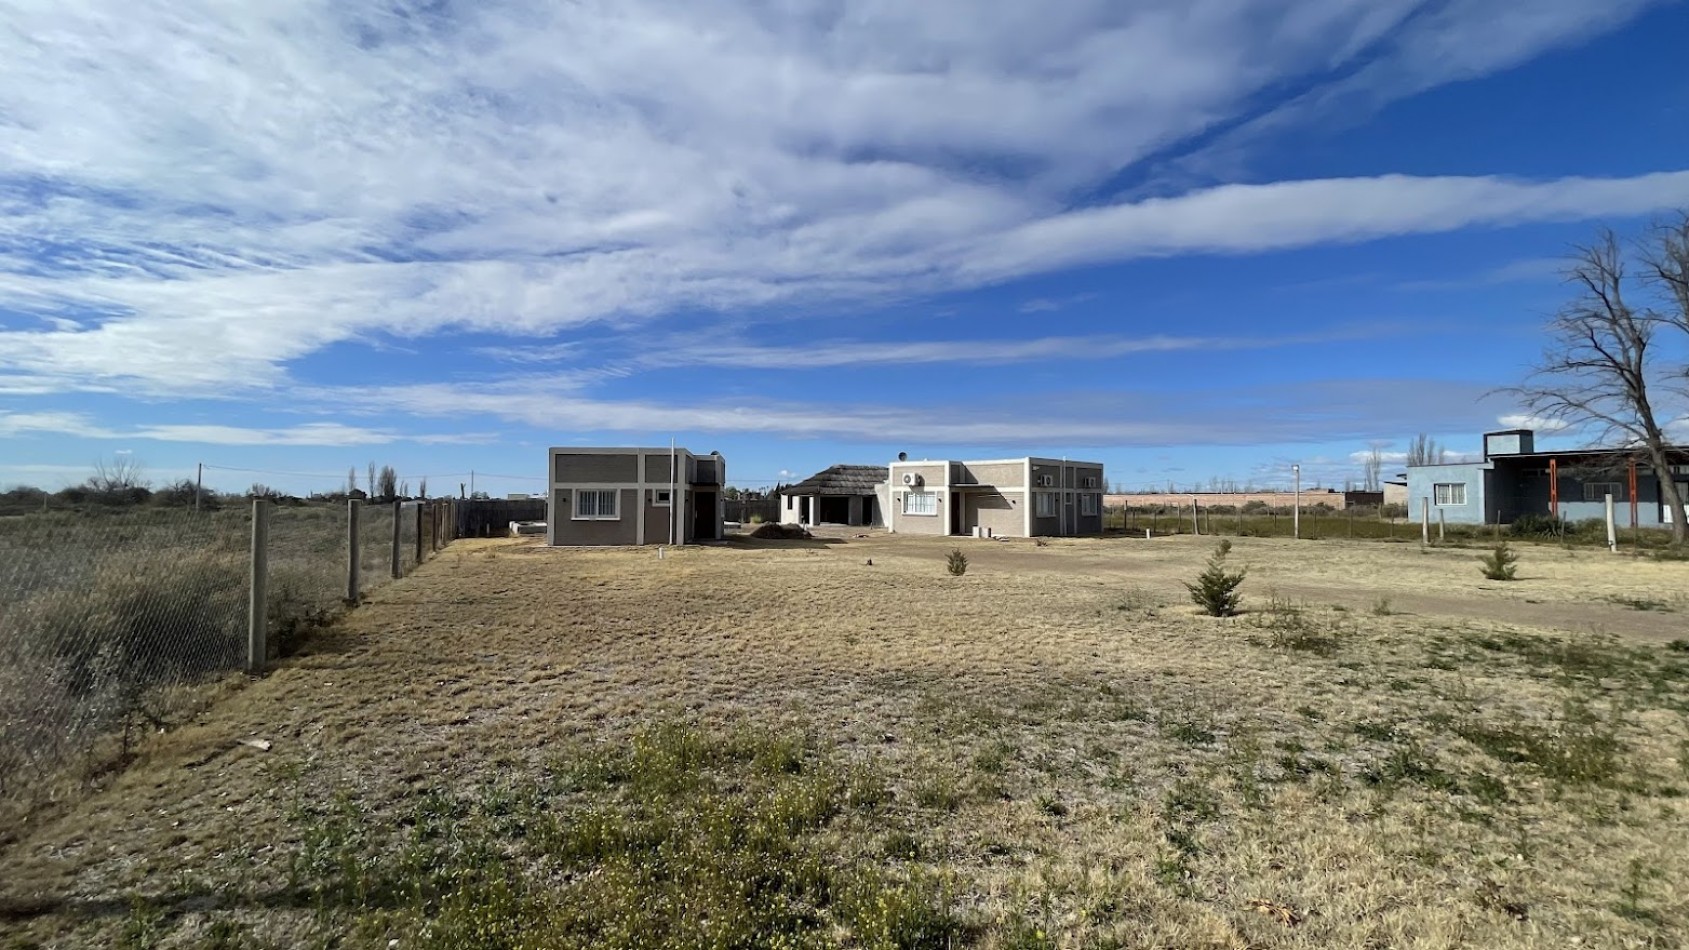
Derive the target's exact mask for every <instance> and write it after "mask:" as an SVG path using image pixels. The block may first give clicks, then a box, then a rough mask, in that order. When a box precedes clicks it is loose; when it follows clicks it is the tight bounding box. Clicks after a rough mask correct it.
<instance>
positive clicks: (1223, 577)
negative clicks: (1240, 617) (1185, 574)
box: [1185, 541, 1249, 617]
mask: <svg viewBox="0 0 1689 950" xmlns="http://www.w3.org/2000/svg"><path fill="white" fill-rule="evenodd" d="M1231 551H1232V543H1231V542H1230V541H1221V542H1220V543H1219V544H1218V545H1217V546H1216V547H1215V548H1214V555H1213V556H1212V557H1210V558H1209V559H1208V566H1207V567H1206V568H1205V569H1203V572H1202V573H1201V574H1198V575H1197V576H1196V583H1194V584H1186V585H1185V589H1186V590H1188V591H1190V594H1191V601H1192V602H1193V603H1195V604H1196V605H1197V606H1198V607H1201V608H1202V612H1203V613H1205V614H1207V615H1208V616H1210V617H1234V616H1236V615H1237V610H1238V605H1239V604H1240V603H1242V602H1243V595H1242V594H1240V593H1238V588H1239V587H1241V586H1243V578H1244V576H1245V575H1246V574H1248V573H1249V572H1248V570H1247V569H1241V570H1237V571H1228V570H1226V555H1228V554H1230V553H1231Z"/></svg>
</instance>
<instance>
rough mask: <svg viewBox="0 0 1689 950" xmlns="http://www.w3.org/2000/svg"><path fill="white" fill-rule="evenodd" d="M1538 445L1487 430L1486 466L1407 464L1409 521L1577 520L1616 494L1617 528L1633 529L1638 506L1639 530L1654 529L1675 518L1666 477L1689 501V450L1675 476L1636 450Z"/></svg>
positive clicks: (1526, 434) (1509, 432) (1679, 454)
mask: <svg viewBox="0 0 1689 950" xmlns="http://www.w3.org/2000/svg"><path fill="white" fill-rule="evenodd" d="M1535 443H1536V434H1535V433H1534V432H1533V431H1532V430H1530V429H1505V430H1501V431H1498V432H1486V433H1485V434H1484V457H1483V460H1482V461H1477V462H1450V463H1447V464H1443V465H1411V466H1409V467H1408V473H1407V495H1408V498H1407V506H1408V517H1409V518H1411V519H1414V520H1418V519H1419V518H1420V517H1421V512H1422V511H1426V510H1429V513H1430V517H1431V520H1433V521H1436V520H1438V519H1441V520H1444V521H1447V522H1449V523H1451V524H1508V523H1511V522H1512V521H1513V520H1514V519H1516V518H1518V517H1520V516H1521V515H1527V514H1538V515H1544V516H1547V515H1553V514H1558V515H1559V516H1560V517H1562V518H1566V519H1568V520H1572V521H1577V520H1580V519H1583V518H1601V517H1605V512H1606V496H1608V495H1612V496H1613V501H1614V502H1615V503H1616V504H1617V505H1618V506H1619V507H1618V510H1617V512H1616V513H1615V520H1616V521H1617V522H1618V523H1619V524H1623V525H1629V524H1631V521H1630V509H1631V505H1632V501H1633V500H1634V502H1635V508H1636V521H1635V524H1637V525H1639V526H1642V527H1650V526H1659V525H1664V524H1670V523H1671V521H1672V519H1673V517H1674V513H1673V512H1671V511H1669V510H1667V508H1666V506H1665V505H1664V504H1663V503H1662V502H1661V501H1660V495H1661V492H1660V480H1661V479H1662V478H1670V479H1672V480H1673V481H1675V482H1676V483H1677V490H1678V492H1680V493H1681V495H1680V497H1689V446H1676V447H1673V448H1672V449H1671V451H1670V453H1669V454H1670V461H1671V465H1670V471H1667V472H1656V471H1654V469H1653V467H1652V466H1651V465H1649V464H1648V462H1647V459H1646V457H1645V456H1643V455H1642V453H1640V452H1639V451H1637V450H1636V449H1635V448H1633V447H1632V448H1606V449H1561V450H1556V451H1552V452H1538V451H1536V445H1535ZM1551 472H1552V473H1553V477H1552V480H1551V478H1550V473H1551ZM1633 472H1634V475H1635V483H1636V493H1635V496H1634V499H1633V497H1632V495H1631V493H1630V484H1631V477H1632V473H1633ZM1677 516H1678V517H1681V516H1682V513H1681V512H1680V513H1677Z"/></svg>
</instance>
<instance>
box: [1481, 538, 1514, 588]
mask: <svg viewBox="0 0 1689 950" xmlns="http://www.w3.org/2000/svg"><path fill="white" fill-rule="evenodd" d="M1518 561H1519V555H1517V554H1515V553H1513V549H1512V548H1510V547H1508V546H1507V542H1506V541H1502V542H1501V543H1499V544H1497V545H1496V546H1495V549H1494V550H1492V551H1491V552H1490V553H1489V554H1487V555H1485V556H1483V557H1481V558H1479V559H1478V564H1479V568H1478V569H1479V570H1481V571H1483V572H1484V576H1485V577H1487V578H1489V579H1490V580H1492V581H1511V580H1517V578H1516V577H1514V576H1513V573H1514V572H1515V571H1517V570H1518V569H1519V564H1518Z"/></svg>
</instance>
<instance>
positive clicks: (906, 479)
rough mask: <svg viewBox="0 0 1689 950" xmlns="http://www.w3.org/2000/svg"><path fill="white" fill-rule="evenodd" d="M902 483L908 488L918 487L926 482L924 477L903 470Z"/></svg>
mask: <svg viewBox="0 0 1689 950" xmlns="http://www.w3.org/2000/svg"><path fill="white" fill-rule="evenodd" d="M903 484H905V485H907V486H909V487H910V488H920V487H921V486H922V485H924V484H926V479H924V478H922V477H921V476H920V475H918V474H916V473H915V472H904V473H903Z"/></svg>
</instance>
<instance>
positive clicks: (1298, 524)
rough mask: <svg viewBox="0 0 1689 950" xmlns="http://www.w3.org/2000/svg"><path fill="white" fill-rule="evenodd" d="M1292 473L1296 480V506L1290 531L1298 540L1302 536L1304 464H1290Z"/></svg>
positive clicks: (1292, 510) (1292, 511)
mask: <svg viewBox="0 0 1689 950" xmlns="http://www.w3.org/2000/svg"><path fill="white" fill-rule="evenodd" d="M1290 474H1291V475H1292V476H1293V477H1294V478H1295V480H1296V498H1295V501H1296V507H1295V508H1293V509H1291V514H1290V519H1291V521H1290V533H1291V536H1292V537H1294V538H1296V539H1297V540H1301V538H1302V466H1301V465H1300V464H1297V465H1292V466H1290Z"/></svg>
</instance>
